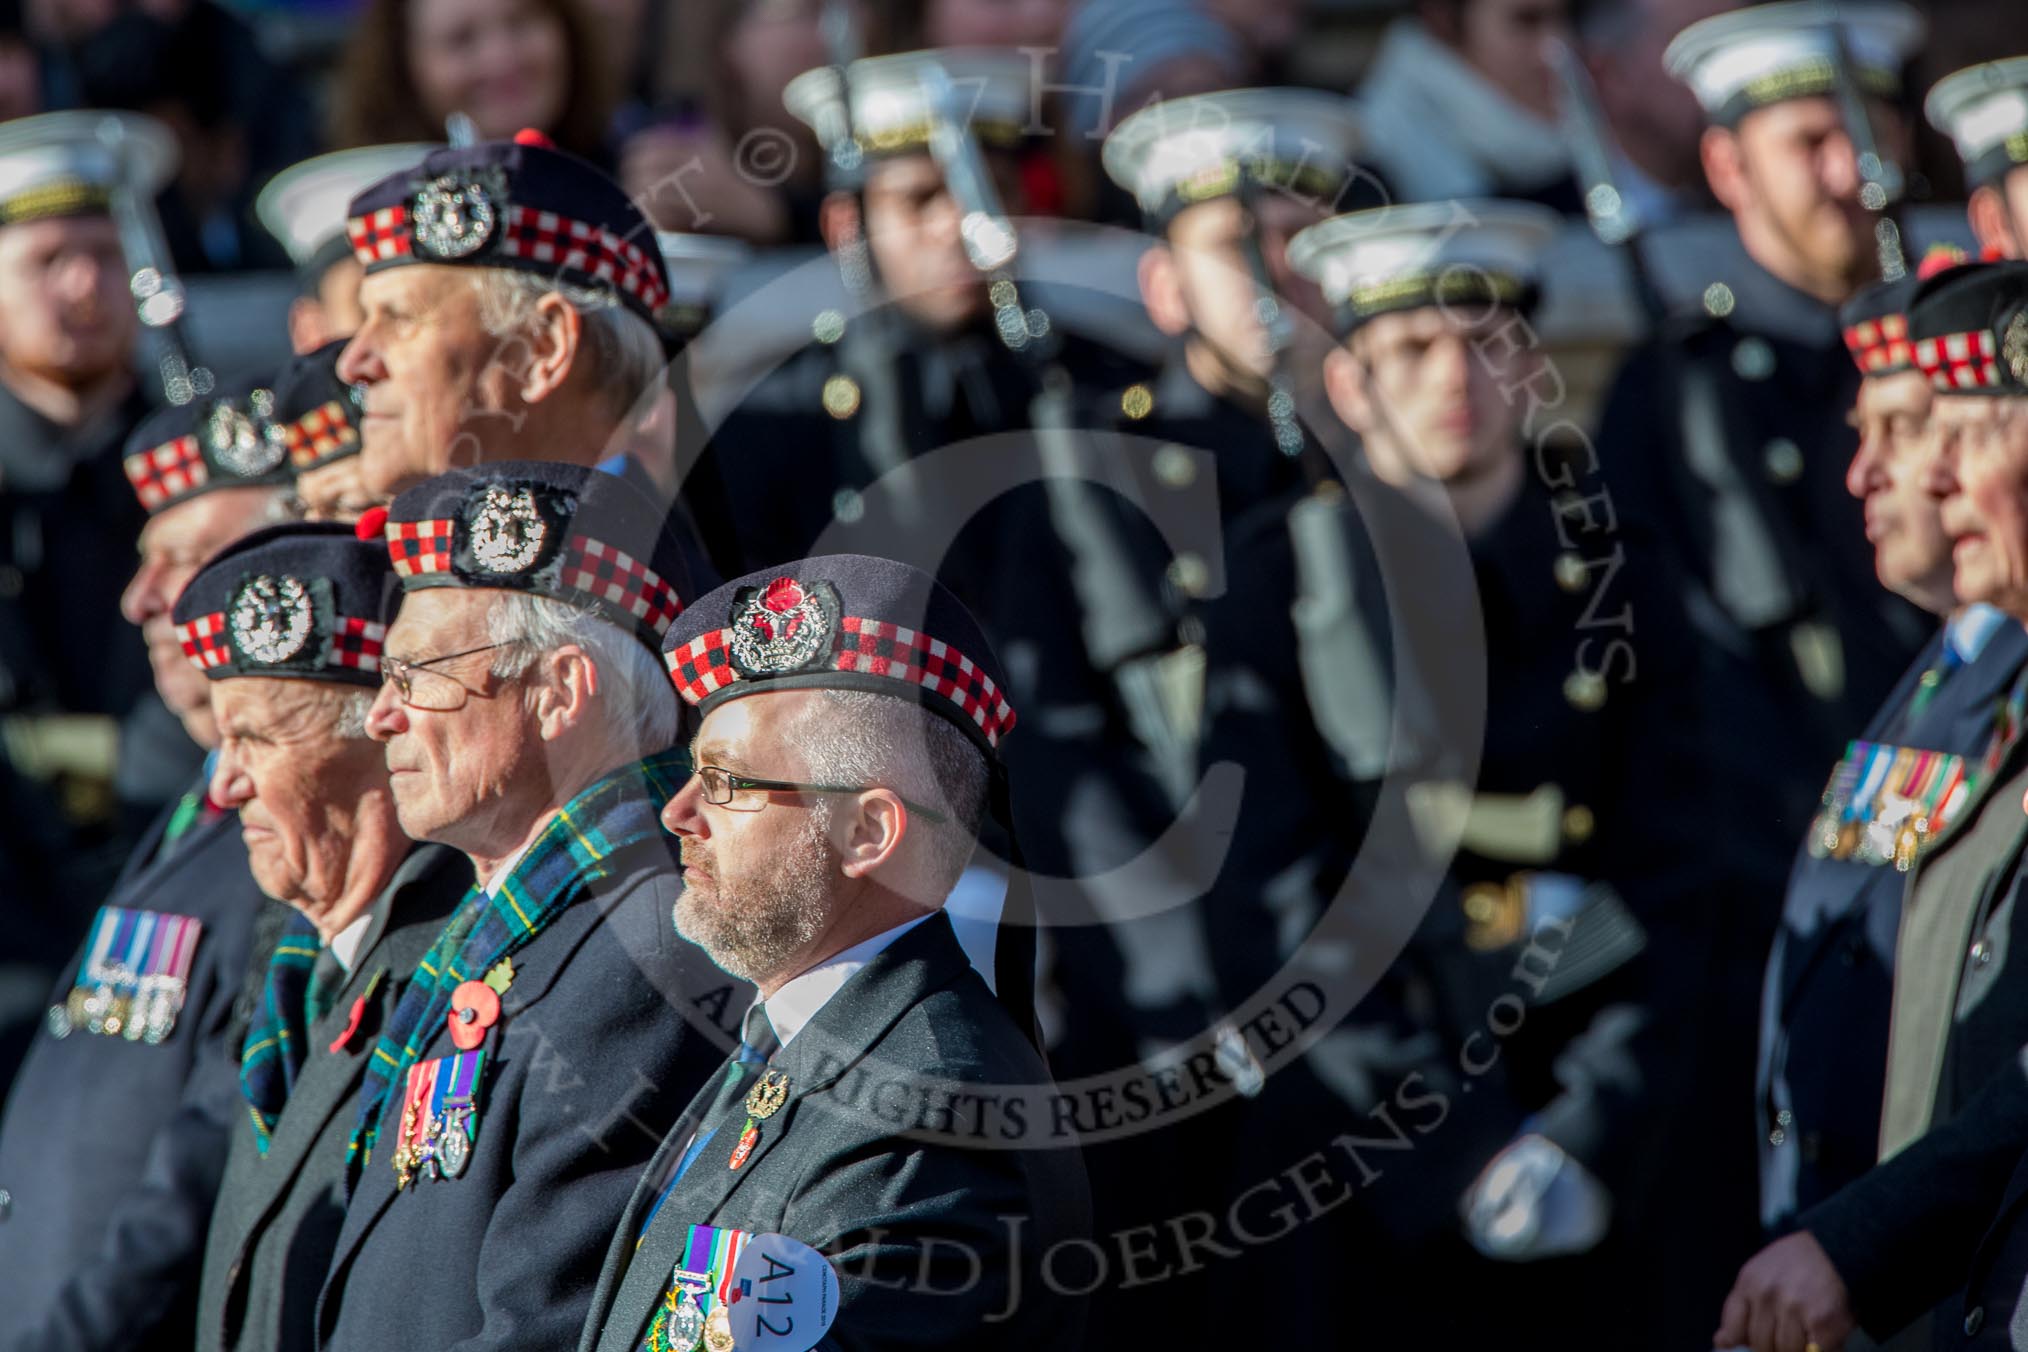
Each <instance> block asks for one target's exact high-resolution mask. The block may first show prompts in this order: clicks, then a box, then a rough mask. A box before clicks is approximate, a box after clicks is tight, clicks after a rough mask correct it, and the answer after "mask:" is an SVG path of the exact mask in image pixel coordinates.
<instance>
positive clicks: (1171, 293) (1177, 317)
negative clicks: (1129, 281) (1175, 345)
mask: <svg viewBox="0 0 2028 1352" xmlns="http://www.w3.org/2000/svg"><path fill="white" fill-rule="evenodd" d="M1135 276H1136V279H1137V280H1138V281H1139V282H1140V284H1141V304H1142V305H1144V306H1146V307H1147V310H1148V318H1149V319H1150V320H1151V321H1152V322H1153V323H1154V325H1155V327H1156V328H1158V329H1160V330H1161V331H1162V332H1163V333H1166V334H1168V335H1169V336H1170V337H1171V338H1174V337H1177V336H1178V335H1180V334H1184V333H1188V332H1189V331H1190V303H1189V302H1188V301H1187V300H1185V299H1184V297H1183V274H1182V270H1181V269H1180V268H1179V267H1178V266H1177V264H1176V254H1175V251H1174V250H1172V249H1171V248H1170V247H1169V246H1168V245H1167V244H1165V243H1162V242H1160V241H1157V242H1156V243H1154V244H1151V245H1149V246H1148V247H1147V248H1146V249H1145V250H1143V251H1142V253H1141V261H1140V264H1139V265H1138V266H1137V267H1136V269H1135Z"/></svg>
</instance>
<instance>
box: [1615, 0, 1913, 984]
mask: <svg viewBox="0 0 2028 1352" xmlns="http://www.w3.org/2000/svg"><path fill="white" fill-rule="evenodd" d="M1834 13H1835V14H1836V15H1837V16H1838V18H1837V22H1836V23H1835V24H1833V23H1831V22H1830V16H1831V15H1833V14H1834ZM1921 34H1922V23H1921V21H1920V19H1919V18H1917V16H1916V15H1915V14H1914V13H1913V11H1910V10H1908V9H1906V8H1905V7H1903V6H1901V5H1898V4H1895V3H1892V0H1880V2H1878V3H1866V4H1852V5H1840V6H1835V7H1834V6H1829V5H1816V4H1812V3H1807V0H1805V2H1804V3H1796V4H1774V5H1758V6H1753V7H1751V8H1748V9H1744V10H1740V11H1737V12H1734V13H1730V14H1724V15H1720V16H1718V17H1716V18H1712V19H1707V20H1704V21H1702V22H1700V23H1697V24H1694V25H1692V26H1691V27H1690V28H1688V29H1686V30H1685V31H1684V32H1683V33H1681V34H1679V35H1678V36H1677V38H1676V40H1675V41H1674V43H1672V44H1671V46H1670V49H1669V62H1670V68H1671V70H1672V71H1673V72H1674V73H1675V74H1676V75H1677V77H1678V78H1680V79H1683V80H1685V81H1686V82H1687V83H1689V85H1690V86H1691V88H1692V90H1693V91H1694V92H1695V93H1696V94H1697V96H1698V99H1699V101H1700V102H1701V103H1702V104H1703V106H1704V109H1705V114H1706V116H1707V117H1708V118H1709V119H1710V120H1711V124H1712V125H1711V126H1710V127H1709V128H1707V129H1706V131H1705V133H1704V164H1705V172H1706V174H1707V176H1708V177H1709V178H1710V180H1711V184H1712V189H1713V191H1714V192H1715V193H1716V194H1717V195H1718V197H1719V199H1720V201H1721V202H1723V203H1724V204H1725V205H1726V207H1727V208H1728V210H1729V211H1730V212H1731V213H1732V216H1733V220H1734V222H1735V224H1736V226H1737V237H1736V239H1734V238H1728V239H1727V240H1726V242H1725V244H1724V247H1723V252H1722V254H1721V256H1720V257H1718V258H1716V259H1714V260H1712V261H1711V262H1710V263H1709V264H1707V265H1706V266H1707V270H1708V273H1709V277H1708V285H1707V286H1706V287H1705V289H1704V291H1703V293H1702V295H1701V296H1699V297H1696V298H1694V299H1692V300H1690V301H1689V302H1688V304H1687V307H1686V308H1688V309H1690V310H1691V311H1692V313H1689V314H1688V315H1682V316H1681V317H1679V318H1678V319H1676V320H1675V321H1673V322H1672V323H1671V325H1670V326H1669V329H1668V330H1667V331H1666V332H1664V333H1663V334H1662V335H1660V336H1659V337H1658V338H1657V339H1656V341H1655V342H1653V343H1651V344H1650V345H1648V346H1647V347H1645V348H1643V349H1641V350H1639V351H1637V352H1636V353H1635V354H1634V355H1633V356H1632V357H1631V358H1630V359H1629V361H1628V363H1627V366H1626V368H1625V369H1624V370H1623V371H1622V373H1621V375H1620V377H1619V380H1618V382H1617V383H1616V385H1615V387H1614V389H1613V392H1612V394H1611V395H1610V396H1609V398H1608V401H1607V406H1606V409H1605V412H1604V415H1603V418H1602V421H1601V425H1600V428H1599V433H1598V444H1599V449H1600V454H1601V456H1602V457H1604V459H1605V462H1606V465H1607V470H1608V472H1609V473H1611V474H1613V475H1614V476H1615V482H1616V483H1617V484H1618V485H1620V487H1619V489H1618V493H1619V497H1620V502H1619V512H1620V516H1621V518H1622V519H1623V520H1626V521H1627V522H1628V526H1629V529H1638V530H1642V531H1647V532H1653V533H1655V534H1657V535H1659V537H1660V538H1661V540H1662V542H1663V543H1664V545H1665V546H1667V547H1668V548H1669V549H1670V550H1671V551H1672V552H1673V553H1674V554H1675V555H1676V556H1677V557H1678V558H1679V560H1680V562H1681V563H1682V565H1683V571H1684V573H1685V575H1686V577H1687V579H1688V581H1689V582H1690V584H1691V586H1692V588H1693V591H1692V594H1691V606H1690V610H1691V619H1692V620H1693V622H1695V623H1696V625H1697V626H1698V633H1699V634H1700V636H1701V637H1702V638H1703V639H1704V642H1703V644H1702V645H1701V646H1702V648H1703V649H1704V651H1705V652H1706V654H1707V659H1706V660H1707V661H1708V662H1710V663H1713V664H1715V665H1716V671H1715V673H1714V677H1713V679H1714V680H1715V681H1717V683H1718V684H1717V685H1716V686H1715V690H1716V691H1717V692H1718V696H1719V697H1718V698H1716V699H1715V700H1714V701H1713V702H1712V704H1713V708H1714V710H1723V715H1722V716H1723V718H1724V722H1725V727H1724V729H1723V730H1722V735H1715V736H1714V738H1713V741H1712V744H1711V746H1710V751H1711V753H1712V754H1713V755H1714V756H1715V757H1716V758H1718V760H1719V761H1720V762H1721V764H1723V765H1725V766H1727V767H1729V768H1728V769H1727V770H1726V771H1725V772H1724V773H1723V775H1722V779H1723V780H1724V781H1725V782H1728V783H1730V784H1732V785H1733V788H1732V789H1730V790H1729V791H1728V792H1727V793H1726V794H1725V802H1724V803H1723V804H1720V805H1718V806H1717V809H1716V810H1717V811H1718V813H1719V814H1720V815H1719V816H1718V817H1717V818H1715V819H1714V822H1713V829H1714V831H1715V832H1718V833H1720V838H1722V839H1724V840H1725V842H1726V853H1727V854H1728V856H1730V858H1731V859H1732V860H1733V863H1734V867H1735V868H1736V869H1737V870H1738V872H1739V873H1740V875H1741V876H1742V878H1744V879H1746V880H1747V881H1748V882H1749V883H1750V884H1751V886H1752V887H1753V888H1755V889H1757V891H1756V892H1755V893H1754V894H1753V895H1752V896H1750V897H1748V898H1747V900H1748V901H1750V902H1751V903H1752V904H1753V905H1754V906H1755V907H1756V909H1757V910H1758V913H1759V915H1760V919H1759V920H1757V921H1755V922H1754V924H1755V925H1756V926H1757V932H1756V933H1755V934H1754V935H1752V936H1751V940H1752V941H1751V943H1750V944H1743V946H1742V954H1741V957H1742V960H1743V961H1742V967H1741V974H1742V976H1743V975H1744V973H1745V970H1746V967H1745V965H1744V962H1745V960H1747V959H1748V958H1749V955H1750V961H1751V964H1752V967H1753V969H1754V970H1755V971H1757V970H1758V965H1759V958H1760V956H1761V954H1762V953H1763V952H1764V945H1765V942H1766V938H1767V933H1768V931H1767V926H1768V924H1769V923H1770V922H1771V921H1772V919H1773V915H1774V909H1773V904H1772V900H1771V898H1772V895H1773V894H1774V893H1775V892H1776V891H1777V890H1778V889H1779V888H1780V886H1781V881H1780V880H1781V879H1782V878H1783V877H1785V875H1786V872H1787V869H1788V865H1789V860H1790V855H1791V852H1792V851H1793V849H1794V846H1795V840H1796V838H1797V836H1798V835H1799V834H1800V832H1801V831H1802V829H1803V828H1804V826H1806V825H1807V824H1808V821H1809V819H1810V817H1811V816H1812V815H1813V814H1814V812H1815V809H1816V806H1817V801H1816V800H1817V795H1818V792H1819V790H1820V789H1821V788H1822V787H1823V782H1822V774H1823V767H1824V766H1825V765H1826V764H1828V763H1830V762H1831V761H1833V760H1835V759H1836V758H1837V754H1838V751H1839V749H1840V748H1841V747H1842V746H1843V744H1844V740H1845V739H1846V738H1848V737H1850V736H1851V735H1852V733H1853V731H1854V730H1856V729H1858V728H1862V727H1864V726H1865V724H1866V721H1867V719H1868V718H1870V717H1871V716H1872V714H1873V712H1874V710H1875V709H1877V708H1878V707H1879V705H1880V702H1881V700H1882V699H1883V698H1885V696H1886V694H1887V692H1888V690H1889V689H1890V688H1891V687H1892V685H1893V683H1894V682H1895V680H1896V679H1897V678H1898V677H1899V676H1900V674H1901V673H1902V671H1903V670H1905V669H1906V667H1907V665H1908V662H1909V660H1910V659H1911V658H1912V657H1913V656H1914V655H1915V652H1916V649H1917V648H1918V647H1919V646H1920V645H1921V643H1922V641H1923V639H1924V638H1925V637H1927V635H1928V634H1929V632H1930V626H1929V624H1928V623H1927V622H1926V620H1925V618H1924V617H1923V616H1922V615H1921V614H1920V612H1918V611H1916V610H1915V609H1914V608H1913V607H1911V606H1909V605H1908V604H1907V603H1906V602H1903V601H1902V600H1900V599H1899V598H1897V597H1894V596H1892V595H1891V594H1889V593H1888V592H1886V591H1885V590H1884V589H1883V588H1882V587H1881V586H1880V584H1879V582H1878V580H1877V579H1876V578H1875V577H1874V574H1873V562H1872V558H1871V554H1870V551H1869V550H1868V549H1867V548H1866V541H1865V533H1864V530H1863V528H1862V522H1861V519H1860V512H1859V507H1858V504H1857V503H1856V502H1854V501H1853V499H1852V498H1851V496H1850V495H1849V494H1847V493H1846V492H1845V489H1844V484H1843V477H1844V470H1845V466H1846V463H1847V461H1848V459H1849V446H1850V442H1849V438H1850V436H1851V431H1850V429H1849V428H1848V427H1847V426H1846V425H1845V422H1844V410H1846V409H1849V408H1850V407H1851V406H1852V399H1853V395H1854V393H1855V392H1856V390H1857V387H1858V373H1857V372H1856V371H1855V370H1854V369H1853V366H1852V362H1851V359H1850V358H1849V357H1848V355H1847V354H1846V352H1845V348H1844V344H1843V343H1842V342H1841V341H1840V337H1839V334H1840V326H1839V323H1838V315H1837V307H1838V306H1839V305H1840V304H1842V303H1843V302H1845V301H1846V300H1848V299H1850V297H1851V296H1852V295H1853V294H1854V292H1856V291H1857V290H1858V288H1859V287H1861V286H1862V285H1864V284H1865V283H1867V282H1869V281H1871V280H1873V279H1874V278H1876V277H1877V276H1879V274H1880V259H1879V256H1878V253H1877V250H1876V245H1875V238H1874V230H1873V224H1874V217H1873V214H1872V213H1871V212H1870V211H1868V210H1867V209H1866V208H1865V207H1864V206H1862V205H1861V203H1860V200H1859V198H1860V189H1861V181H1860V177H1859V172H1858V170H1857V168H1856V167H1855V150H1854V144H1855V138H1856V137H1857V136H1859V135H1861V134H1862V133H1860V132H1859V131H1856V130H1855V129H1854V128H1852V127H1850V126H1848V125H1847V122H1846V113H1845V110H1844V108H1843V107H1842V106H1841V102H1840V100H1839V98H1838V96H1837V95H1838V89H1839V80H1840V79H1841V78H1843V77H1841V76H1840V74H1839V72H1840V71H1843V72H1844V75H1845V76H1846V77H1849V82H1850V83H1853V84H1856V85H1857V86H1858V87H1859V88H1860V89H1861V90H1863V91H1864V92H1865V98H1864V100H1863V101H1862V102H1861V105H1860V106H1862V107H1864V108H1865V109H1867V110H1868V112H1869V113H1870V115H1871V118H1872V120H1873V121H1874V122H1875V123H1877V124H1878V125H1879V127H1880V132H1879V140H1880V145H1881V146H1882V147H1883V148H1884V149H1885V150H1886V151H1887V152H1888V153H1890V154H1891V153H1892V152H1893V150H1894V149H1895V147H1897V146H1898V145H1900V144H1901V143H1902V142H1903V141H1904V140H1905V131H1904V129H1903V128H1902V127H1901V125H1900V124H1899V122H1897V121H1896V120H1895V117H1894V114H1893V112H1892V110H1891V106H1890V105H1889V103H1888V102H1887V101H1886V97H1885V96H1888V95H1891V94H1892V92H1893V91H1894V89H1896V88H1898V84H1897V80H1898V72H1899V68H1900V65H1901V62H1902V61H1903V60H1904V59H1906V57H1907V55H1908V53H1909V51H1910V50H1911V49H1912V48H1913V47H1914V45H1915V43H1916V42H1917V41H1918V40H1919V39H1920V37H1921ZM1679 313H1680V312H1679ZM1763 903H1765V904H1764V905H1763Z"/></svg>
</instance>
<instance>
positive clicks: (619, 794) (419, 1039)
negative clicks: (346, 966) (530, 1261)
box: [345, 750, 690, 1194]
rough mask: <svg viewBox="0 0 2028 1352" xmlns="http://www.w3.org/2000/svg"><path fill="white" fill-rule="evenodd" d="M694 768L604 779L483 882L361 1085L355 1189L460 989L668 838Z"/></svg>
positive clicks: (656, 766) (656, 764)
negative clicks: (492, 879) (625, 857)
mask: <svg viewBox="0 0 2028 1352" xmlns="http://www.w3.org/2000/svg"><path fill="white" fill-rule="evenodd" d="M689 774H690V755H689V752H687V751H684V750H672V751H664V752H661V753H659V754H658V755H654V756H650V757H648V758H647V759H645V760H640V761H636V762H634V763H633V764H631V765H628V766H626V767H625V768H623V769H620V770H616V771H614V772H613V773H612V774H610V775H607V776H606V777H605V778H604V779H601V780H599V781H598V782H597V783H595V784H593V785H592V786H591V787H590V788H588V789H586V790H584V792H582V793H580V794H578V796H577V797H575V798H573V799H571V800H570V802H568V803H566V804H565V805H564V806H563V808H562V810H561V811H559V812H558V813H557V814H556V816H554V817H553V818H551V819H550V822H549V824H548V825H547V826H545V827H543V828H542V832H541V834H539V835H537V836H536V837H535V840H534V841H533V842H532V843H531V844H530V845H529V847H528V850H527V852H526V853H524V854H523V855H522V856H521V859H520V860H519V862H517V863H516V864H515V865H514V867H513V869H512V870H510V871H509V872H508V874H507V876H506V877H505V878H503V879H502V880H501V882H500V886H499V888H498V889H496V890H495V891H494V893H493V894H492V895H490V896H489V895H487V892H486V889H485V887H484V886H483V885H481V884H478V883H475V884H473V886H472V890H471V891H469V892H467V893H466V894H465V899H464V900H463V901H462V902H460V903H459V904H458V909H457V910H456V911H454V912H453V913H452V915H451V920H450V923H449V924H447V925H446V926H445V927H444V932H443V933H442V934H441V935H439V936H438V937H437V941H436V943H435V944H433V945H431V947H430V951H429V952H428V953H426V954H425V955H424V956H423V960H422V962H421V963H420V964H419V965H418V966H417V967H416V969H415V975H414V976H412V977H410V978H409V983H408V988H407V989H406V990H404V991H403V992H402V994H401V1001H400V1003H399V1004H397V1005H396V1006H395V1010H394V1014H393V1016H392V1017H390V1018H389V1019H388V1022H387V1028H386V1030H385V1031H383V1032H382V1033H381V1036H380V1041H379V1043H378V1044H377V1045H376V1046H375V1047H374V1049H373V1055H372V1056H371V1057H369V1058H367V1062H366V1074H365V1076H364V1083H363V1084H362V1085H361V1087H360V1092H359V1122H358V1125H357V1126H355V1127H354V1128H353V1129H352V1139H351V1141H350V1142H348V1143H347V1145H346V1147H345V1163H346V1189H347V1192H348V1194H349V1192H350V1190H351V1187H352V1185H353V1184H354V1183H356V1182H357V1180H358V1178H359V1174H360V1172H361V1171H362V1170H363V1169H364V1168H365V1167H366V1165H367V1164H368V1163H369V1162H370V1161H371V1160H372V1158H373V1146H374V1142H375V1140H376V1139H377V1138H378V1137H379V1135H380V1127H381V1118H382V1116H383V1112H382V1110H383V1108H384V1107H385V1106H386V1104H387V1102H388V1101H389V1099H390V1098H391V1097H392V1095H391V1094H390V1090H392V1089H393V1088H394V1087H395V1086H397V1085H400V1084H401V1083H403V1081H404V1080H405V1078H406V1077H407V1075H408V1069H409V1067H410V1066H412V1065H414V1064H415V1063H416V1062H417V1061H419V1060H421V1059H422V1051H423V1048H425V1047H427V1046H428V1045H429V1044H430V1042H431V1041H432V1040H434V1039H435V1037H436V1035H437V1033H438V1032H439V1031H440V1030H441V1029H442V1028H443V1026H444V1020H445V1018H446V1017H447V1016H448V1015H449V1012H450V1008H451V992H453V991H455V990H456V989H457V988H458V986H459V985H460V984H462V983H463V982H466V981H472V980H477V979H478V978H480V977H482V976H484V975H485V974H486V973H487V971H489V970H490V969H491V968H492V967H493V965H494V964H495V963H497V962H499V961H500V960H501V959H502V958H505V957H508V956H510V955H512V954H514V953H516V952H518V951H520V950H521V949H522V948H523V947H525V946H526V945H527V944H528V943H529V942H530V941H531V940H533V939H534V938H535V937H536V936H537V935H539V934H541V933H542V932H543V930H545V929H547V928H548V927H549V925H550V923H551V922H552V921H554V920H555V919H556V918H557V917H558V916H560V915H562V914H563V913H564V912H565V911H566V910H568V909H569V908H570V906H571V904H572V903H573V902H576V901H577V900H578V899H579V898H581V897H583V896H584V895H585V894H586V893H587V892H588V891H589V890H590V888H591V886H592V885H593V884H594V883H596V882H598V881H600V880H601V879H603V878H605V877H607V876H608V875H609V873H610V871H611V869H610V866H609V863H608V861H609V860H610V859H611V858H612V857H613V856H614V855H616V854H618V853H619V852H620V851H622V850H625V849H627V848H629V847H631V846H634V845H638V844H640V843H641V842H642V841H646V840H653V839H656V838H657V837H659V836H660V835H661V832H662V824H661V813H662V805H663V804H664V803H666V802H668V801H669V799H671V798H673V797H674V796H675V795H676V791H677V790H678V789H680V788H681V787H682V786H683V781H684V780H685V779H687V778H688V777H689Z"/></svg>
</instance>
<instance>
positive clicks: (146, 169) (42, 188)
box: [0, 110, 178, 225]
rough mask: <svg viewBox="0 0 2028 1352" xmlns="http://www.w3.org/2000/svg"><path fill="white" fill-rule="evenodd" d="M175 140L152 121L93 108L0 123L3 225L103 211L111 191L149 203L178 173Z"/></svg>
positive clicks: (0, 186)
mask: <svg viewBox="0 0 2028 1352" xmlns="http://www.w3.org/2000/svg"><path fill="white" fill-rule="evenodd" d="M177 159H178V156H177V151H176V138H175V137H174V136H173V135H172V134H171V133H170V131H169V129H168V128H167V127H165V126H163V125H162V124H161V123H160V122H157V121H156V120H155V119H154V118H152V117H146V116H143V115H141V114H139V113H109V112H100V111H96V110H91V111H73V112H63V113H42V114H40V115H38V116H35V117H23V118H16V119H15V120H14V121H11V122H6V123H0V225H5V224H12V223H14V222H16V221H33V220H41V219H44V218H46V217H51V216H79V215H86V214H93V213H103V212H105V211H107V210H108V209H109V208H110V206H111V203H112V194H113V191H114V189H116V188H119V187H123V186H124V187H128V188H131V189H133V190H134V191H135V192H137V193H139V194H141V195H142V196H144V197H147V198H153V197H154V196H155V194H156V193H158V192H160V191H161V190H162V188H163V186H164V185H165V184H167V183H168V182H169V180H170V179H171V178H173V177H175V175H176V165H177Z"/></svg>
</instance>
